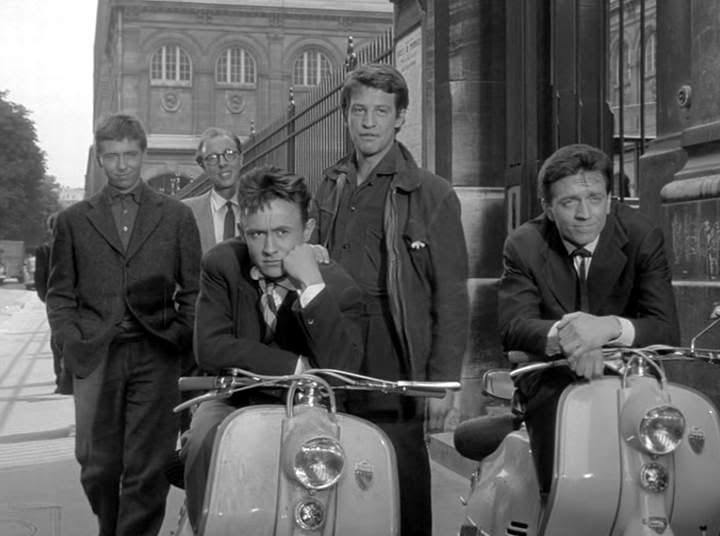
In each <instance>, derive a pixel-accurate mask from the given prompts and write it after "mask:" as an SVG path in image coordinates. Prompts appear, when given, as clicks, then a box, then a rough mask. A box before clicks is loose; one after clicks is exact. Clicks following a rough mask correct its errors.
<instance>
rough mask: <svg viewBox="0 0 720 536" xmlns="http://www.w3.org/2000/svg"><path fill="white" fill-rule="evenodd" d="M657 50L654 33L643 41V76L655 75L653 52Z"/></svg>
mask: <svg viewBox="0 0 720 536" xmlns="http://www.w3.org/2000/svg"><path fill="white" fill-rule="evenodd" d="M656 50H657V39H656V37H655V34H654V33H651V34H650V35H648V37H647V39H646V40H645V76H652V75H654V74H655V52H656Z"/></svg>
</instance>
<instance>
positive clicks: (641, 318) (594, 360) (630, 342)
mask: <svg viewBox="0 0 720 536" xmlns="http://www.w3.org/2000/svg"><path fill="white" fill-rule="evenodd" d="M611 190H612V161H611V160H610V158H608V156H607V155H606V154H605V153H603V152H602V151H600V150H599V149H597V148H595V147H591V146H589V145H583V144H574V145H568V146H565V147H562V148H560V149H558V150H557V151H556V152H555V153H553V154H552V155H551V156H550V157H549V158H548V159H547V160H546V161H545V162H544V164H543V166H542V168H541V169H540V172H539V174H538V192H539V195H540V201H541V205H542V208H543V214H542V215H540V216H539V217H537V218H535V219H533V220H530V221H528V222H526V223H524V224H523V225H521V226H520V227H518V228H517V229H516V230H515V231H513V232H512V233H511V234H510V235H509V236H508V238H507V240H506V241H505V245H504V248H503V274H502V277H501V279H500V288H499V297H498V312H499V326H500V333H501V337H502V342H503V347H504V349H505V350H506V351H523V352H526V353H529V354H533V355H538V356H544V357H543V358H542V359H557V358H560V357H564V358H566V359H568V361H569V365H570V367H569V368H566V367H551V368H549V369H547V370H543V371H540V372H533V373H530V374H527V375H524V376H523V377H522V378H520V379H519V380H518V384H517V389H518V396H519V398H520V401H521V402H523V403H524V406H525V422H526V425H527V429H528V433H529V435H530V441H531V444H532V450H533V456H534V458H535V466H536V467H537V468H538V478H539V481H540V489H541V492H543V493H547V492H548V491H549V486H550V484H551V479H552V470H553V467H552V458H553V449H554V434H555V418H556V417H555V412H556V408H557V403H558V399H559V397H560V395H561V393H562V392H563V390H564V389H565V387H567V386H568V385H569V384H570V383H572V382H574V381H577V380H578V379H580V378H583V379H587V380H591V379H593V378H596V377H598V376H600V375H601V373H602V367H603V356H602V348H603V347H605V346H618V347H630V346H635V347H642V346H647V345H650V344H668V345H673V346H677V345H678V344H679V327H678V319H677V312H676V307H675V298H674V294H673V289H672V284H671V272H670V267H669V264H668V260H667V257H666V255H665V245H664V239H663V234H662V231H661V230H660V229H659V228H658V227H657V226H655V225H654V224H653V223H652V221H650V219H649V218H647V217H646V216H645V215H644V214H642V213H641V212H640V211H639V210H637V209H634V208H631V207H628V206H626V205H624V204H622V203H620V202H619V201H617V200H613V199H612V198H611Z"/></svg>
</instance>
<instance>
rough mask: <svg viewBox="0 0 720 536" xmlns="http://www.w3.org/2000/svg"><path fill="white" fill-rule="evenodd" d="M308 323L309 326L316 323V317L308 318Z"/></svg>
mask: <svg viewBox="0 0 720 536" xmlns="http://www.w3.org/2000/svg"><path fill="white" fill-rule="evenodd" d="M307 323H308V326H312V325H314V324H315V319H314V318H308V321H307Z"/></svg>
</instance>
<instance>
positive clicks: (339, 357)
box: [181, 168, 362, 530]
mask: <svg viewBox="0 0 720 536" xmlns="http://www.w3.org/2000/svg"><path fill="white" fill-rule="evenodd" d="M238 198H239V200H240V211H241V222H242V231H243V233H242V236H241V237H236V238H232V239H230V240H226V241H224V242H221V243H220V244H218V245H217V246H215V247H213V248H211V249H210V250H209V251H208V253H207V254H206V255H205V256H204V257H203V265H202V276H201V279H200V295H199V298H198V304H197V318H196V324H195V356H196V358H197V361H198V364H199V365H200V368H201V369H203V370H205V371H209V372H213V373H218V372H219V371H221V370H223V369H227V368H231V367H240V368H243V369H246V370H251V371H253V372H256V373H258V374H274V375H279V374H292V373H293V372H302V371H303V370H304V369H306V368H309V367H312V368H316V367H323V368H335V369H341V370H347V371H351V372H357V370H358V368H359V365H360V360H361V358H362V339H361V332H360V316H361V314H362V295H361V292H360V289H359V288H358V286H357V285H356V284H355V282H354V281H353V280H352V278H351V277H350V276H349V275H348V274H347V273H346V272H345V270H343V269H342V268H341V267H340V266H339V265H338V264H335V263H330V264H319V263H318V261H317V260H316V252H315V251H314V248H313V247H312V246H311V245H310V244H307V240H308V238H309V237H310V235H311V233H312V230H313V227H314V224H315V222H314V221H313V220H312V219H309V218H308V204H309V201H310V194H309V193H308V190H307V186H306V185H305V181H304V179H303V178H302V177H299V176H297V175H293V174H291V173H288V172H285V171H281V170H279V169H277V168H258V169H255V170H252V171H250V172H249V173H248V174H247V175H245V176H244V177H242V178H241V180H240V184H239V196H238ZM268 396H269V395H267V394H265V393H259V394H258V393H256V392H253V393H251V394H249V395H244V396H235V397H234V398H233V399H231V400H230V401H226V400H213V401H208V402H204V403H202V404H200V406H199V407H198V409H197V410H196V411H195V413H194V415H193V419H192V423H191V425H190V431H189V432H188V433H186V434H185V438H186V440H185V443H184V445H183V451H182V454H181V457H182V458H183V459H184V460H185V490H186V492H187V509H188V515H189V517H190V521H191V524H192V526H193V527H194V528H195V530H197V529H198V526H199V524H200V523H201V520H202V516H201V507H202V504H203V496H204V492H205V486H206V481H207V472H208V468H209V466H210V458H211V455H212V450H213V442H214V439H215V434H216V431H217V427H218V425H219V424H220V423H221V422H222V420H223V419H224V418H225V417H226V416H227V415H229V414H230V413H231V412H233V411H234V410H235V409H236V408H237V407H239V406H244V405H250V404H253V403H258V402H264V403H270V402H275V403H280V402H281V400H280V399H272V398H271V399H268Z"/></svg>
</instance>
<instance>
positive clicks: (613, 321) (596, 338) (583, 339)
mask: <svg viewBox="0 0 720 536" xmlns="http://www.w3.org/2000/svg"><path fill="white" fill-rule="evenodd" d="M557 328H558V341H559V343H560V348H562V351H563V354H565V356H566V357H567V358H568V359H571V360H575V361H577V360H578V359H580V358H581V357H582V356H584V355H585V354H587V353H589V352H592V351H594V350H600V349H601V348H602V347H603V346H604V345H606V344H607V343H609V342H610V341H612V340H613V339H616V338H617V337H618V336H619V335H620V334H621V332H622V326H621V325H620V322H619V321H618V319H617V318H615V317H613V316H594V315H590V314H587V313H581V312H577V313H570V314H567V315H565V316H563V317H562V318H561V319H560V321H559V322H558V326H557Z"/></svg>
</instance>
